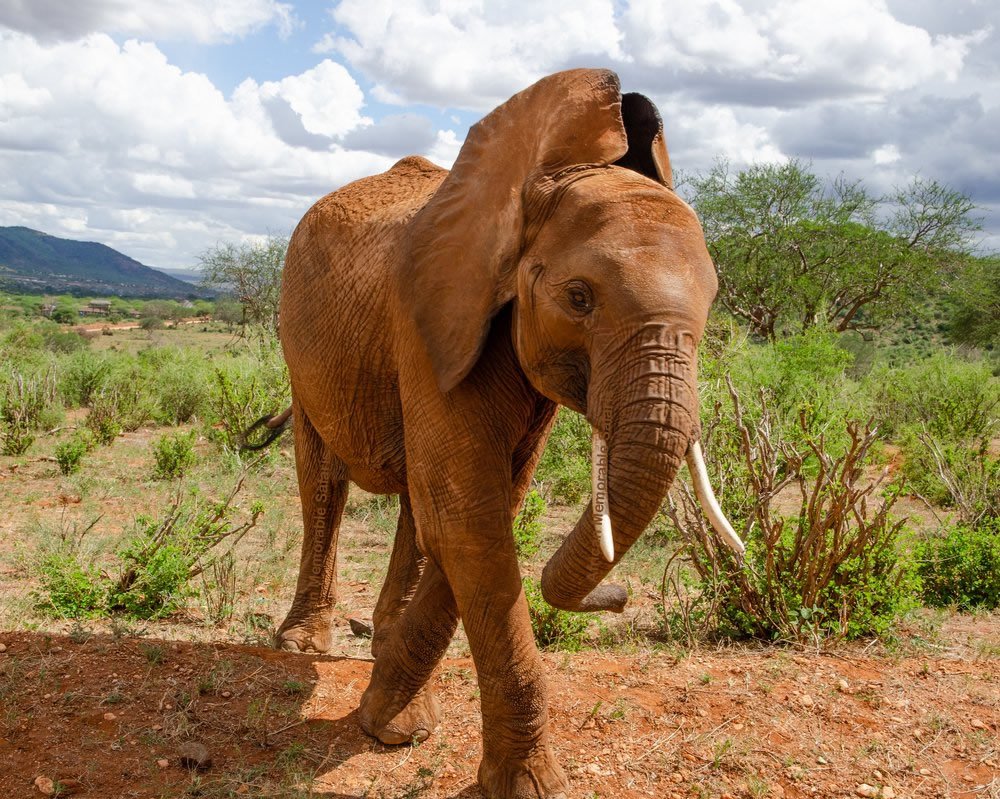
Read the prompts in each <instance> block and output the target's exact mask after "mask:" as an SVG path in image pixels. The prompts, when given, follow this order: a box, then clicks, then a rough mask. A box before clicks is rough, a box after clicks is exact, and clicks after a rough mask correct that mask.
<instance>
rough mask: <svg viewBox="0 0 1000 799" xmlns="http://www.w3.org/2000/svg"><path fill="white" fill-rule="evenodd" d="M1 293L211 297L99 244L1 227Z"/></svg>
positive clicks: (196, 288)
mask: <svg viewBox="0 0 1000 799" xmlns="http://www.w3.org/2000/svg"><path fill="white" fill-rule="evenodd" d="M0 289H5V290H7V291H13V292H21V293H27V294H76V295H94V294H96V295H114V296H118V297H171V298H184V297H199V296H205V294H206V292H205V291H204V290H203V289H199V288H198V287H196V286H193V285H191V284H190V283H185V282H184V281H183V280H178V279H177V278H175V277H171V276H170V275H167V274H164V273H163V272H160V271H159V270H156V269H153V268H151V267H148V266H146V265H144V264H141V263H139V262H138V261H136V260H135V259H134V258H129V257H128V256H127V255H123V254H122V253H120V252H118V251H117V250H113V249H111V247H107V246H105V245H103V244H98V243H97V242H93V241H74V240H73V239H61V238H58V237H56V236H50V235H48V234H47V233H42V232H40V231H38V230H32V229H31V228H26V227H0Z"/></svg>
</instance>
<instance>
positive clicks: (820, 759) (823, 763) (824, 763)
mask: <svg viewBox="0 0 1000 799" xmlns="http://www.w3.org/2000/svg"><path fill="white" fill-rule="evenodd" d="M816 762H817V763H819V764H820V765H821V766H825V765H826V764H827V760H826V758H825V757H823V755H820V756H819V757H817V758H816Z"/></svg>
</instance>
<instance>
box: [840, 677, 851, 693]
mask: <svg viewBox="0 0 1000 799" xmlns="http://www.w3.org/2000/svg"><path fill="white" fill-rule="evenodd" d="M837 690H838V691H840V693H842V694H846V693H847V692H848V691H850V690H851V686H850V685H848V684H847V680H837Z"/></svg>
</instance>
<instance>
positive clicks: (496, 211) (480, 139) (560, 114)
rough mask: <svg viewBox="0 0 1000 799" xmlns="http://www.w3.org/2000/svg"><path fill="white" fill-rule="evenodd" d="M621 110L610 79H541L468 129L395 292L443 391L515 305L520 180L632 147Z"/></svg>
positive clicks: (568, 75) (611, 158) (605, 74)
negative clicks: (499, 314) (509, 304)
mask: <svg viewBox="0 0 1000 799" xmlns="http://www.w3.org/2000/svg"><path fill="white" fill-rule="evenodd" d="M621 102H622V98H621V89H620V86H619V83H618V76H617V75H615V73H613V72H610V71H608V70H597V69H576V70H569V71H567V72H559V73H556V74H555V75H551V76H549V77H547V78H543V79H542V80H540V81H538V83H536V84H534V85H533V86H530V87H529V88H527V89H525V90H524V91H522V92H520V93H519V94H516V95H514V96H513V97H512V98H511V99H510V100H508V101H507V102H505V103H504V104H503V105H501V106H499V107H498V108H497V109H495V110H494V111H492V112H491V113H490V114H489V115H487V116H486V117H485V118H483V119H482V120H481V121H480V122H478V123H477V124H476V125H474V126H473V127H472V129H471V130H470V131H469V135H468V136H467V137H466V139H465V144H464V145H463V146H462V149H461V152H459V154H458V159H457V160H456V161H455V166H454V167H453V168H452V170H451V173H450V174H449V175H448V177H447V178H445V180H444V182H443V183H442V184H441V186H440V188H439V189H438V190H437V192H436V193H435V194H434V196H433V197H432V198H431V199H430V201H429V202H428V203H427V205H425V206H424V207H423V208H422V209H421V210H420V212H419V213H418V214H417V215H416V217H414V219H413V222H412V224H411V228H410V233H411V237H410V250H409V258H408V260H407V262H406V263H405V264H403V265H401V268H400V274H399V277H400V286H399V290H400V292H401V294H402V297H403V304H404V307H406V308H409V309H410V311H411V313H412V314H413V318H414V321H415V322H416V326H417V329H418V331H419V333H420V335H421V337H422V338H423V340H424V344H425V346H426V348H427V353H428V355H429V356H430V360H431V363H432V365H433V367H434V372H435V376H436V378H437V382H438V386H439V388H440V389H441V390H442V391H449V390H451V389H452V388H454V387H455V386H456V385H458V383H459V382H461V380H462V379H463V378H464V377H465V376H466V375H467V374H468V373H469V371H470V370H471V369H472V367H473V365H474V364H475V362H476V359H477V358H478V357H479V353H480V351H481V350H482V347H483V342H484V341H485V338H486V333H487V331H488V329H489V323H490V320H491V319H492V318H493V316H494V315H495V314H496V313H497V311H499V310H500V308H502V307H503V306H504V305H505V304H506V303H507V302H509V301H510V300H511V299H513V297H514V292H515V280H516V277H515V274H514V273H515V268H516V265H517V260H518V256H519V254H520V245H521V228H522V224H523V218H522V216H523V214H522V208H521V194H522V189H523V188H524V184H525V181H526V180H528V178H529V176H530V175H533V174H534V175H536V176H537V175H550V174H552V173H554V172H556V171H558V170H560V169H563V168H565V167H569V166H573V165H576V164H601V165H608V164H613V163H615V162H616V161H618V160H619V159H621V158H622V156H624V155H625V153H626V151H627V150H628V145H629V140H628V138H627V137H626V133H625V128H624V125H623V123H622V114H621ZM647 102H648V101H647Z"/></svg>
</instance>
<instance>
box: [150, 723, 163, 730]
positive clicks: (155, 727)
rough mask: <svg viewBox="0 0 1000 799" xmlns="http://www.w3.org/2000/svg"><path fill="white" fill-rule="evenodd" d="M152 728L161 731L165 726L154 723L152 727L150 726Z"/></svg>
mask: <svg viewBox="0 0 1000 799" xmlns="http://www.w3.org/2000/svg"><path fill="white" fill-rule="evenodd" d="M150 729H151V730H152V731H153V732H159V731H160V730H162V729H163V727H162V726H161V725H159V724H154V725H153V726H152V727H150Z"/></svg>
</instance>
